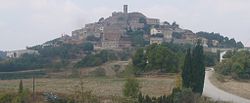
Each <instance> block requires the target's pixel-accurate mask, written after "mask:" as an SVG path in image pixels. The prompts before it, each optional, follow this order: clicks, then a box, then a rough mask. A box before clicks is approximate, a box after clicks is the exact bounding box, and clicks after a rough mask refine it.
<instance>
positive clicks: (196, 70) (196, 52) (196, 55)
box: [191, 40, 205, 94]
mask: <svg viewBox="0 0 250 103" xmlns="http://www.w3.org/2000/svg"><path fill="white" fill-rule="evenodd" d="M191 72H192V75H191V82H192V84H191V85H192V89H193V92H195V93H199V94H202V92H203V87H204V78H205V64H204V53H203V46H202V44H201V40H198V42H197V44H196V46H195V48H194V49H193V53H192V70H191Z"/></svg>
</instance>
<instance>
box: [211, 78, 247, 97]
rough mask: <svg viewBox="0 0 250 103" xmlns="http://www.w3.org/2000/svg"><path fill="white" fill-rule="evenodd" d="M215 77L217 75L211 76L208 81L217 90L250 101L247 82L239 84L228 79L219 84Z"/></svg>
mask: <svg viewBox="0 0 250 103" xmlns="http://www.w3.org/2000/svg"><path fill="white" fill-rule="evenodd" d="M216 77H218V74H213V76H212V77H211V78H210V80H211V82H212V83H213V84H214V85H215V86H217V87H218V88H220V89H222V90H224V91H227V92H230V93H232V94H236V95H239V96H241V97H244V98H247V99H250V89H249V88H250V82H249V81H244V82H240V81H236V80H233V79H230V78H225V81H223V82H221V81H219V80H218V79H217V78H216Z"/></svg>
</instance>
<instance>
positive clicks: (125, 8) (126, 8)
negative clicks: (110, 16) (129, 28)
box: [123, 5, 128, 14]
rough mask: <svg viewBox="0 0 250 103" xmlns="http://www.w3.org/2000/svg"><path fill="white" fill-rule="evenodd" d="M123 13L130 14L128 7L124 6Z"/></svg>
mask: <svg viewBox="0 0 250 103" xmlns="http://www.w3.org/2000/svg"><path fill="white" fill-rule="evenodd" d="M123 13H126V14H127V13H128V5H123Z"/></svg>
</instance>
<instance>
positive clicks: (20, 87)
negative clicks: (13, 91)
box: [18, 80, 23, 94]
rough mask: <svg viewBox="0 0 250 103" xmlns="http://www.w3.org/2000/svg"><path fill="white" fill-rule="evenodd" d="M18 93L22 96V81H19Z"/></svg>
mask: <svg viewBox="0 0 250 103" xmlns="http://www.w3.org/2000/svg"><path fill="white" fill-rule="evenodd" d="M18 93H19V94H22V93H23V81H22V80H20V83H19V89H18Z"/></svg>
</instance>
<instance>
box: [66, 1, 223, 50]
mask: <svg viewBox="0 0 250 103" xmlns="http://www.w3.org/2000/svg"><path fill="white" fill-rule="evenodd" d="M133 32H135V33H137V35H140V34H142V39H143V40H144V43H145V45H148V44H153V43H156V44H161V43H163V42H173V43H180V44H187V43H190V44H192V43H194V41H195V40H196V39H197V38H198V36H196V35H195V33H193V32H192V31H191V30H186V29H182V28H180V27H179V25H178V24H176V23H175V22H174V23H172V24H170V23H168V22H166V21H165V22H160V20H159V19H157V18H149V17H147V16H145V15H144V14H142V13H140V12H128V5H124V7H123V12H113V13H112V16H110V17H108V18H100V19H99V21H97V22H95V23H90V24H86V25H85V27H83V28H81V29H77V30H74V31H72V37H69V36H67V35H63V37H62V38H63V39H65V41H66V42H69V41H70V42H72V43H78V42H80V41H83V40H86V39H87V40H88V39H91V38H92V39H93V38H96V40H95V42H93V43H94V45H95V49H123V48H130V47H132V46H136V44H133V36H135V35H131V34H133ZM178 34H182V35H178ZM137 39H139V40H140V38H139V37H138V38H137ZM67 40H68V41H67ZM202 40H203V43H204V46H207V45H206V43H207V40H206V39H205V38H202ZM213 44H214V45H215V46H216V45H218V41H214V43H213Z"/></svg>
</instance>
